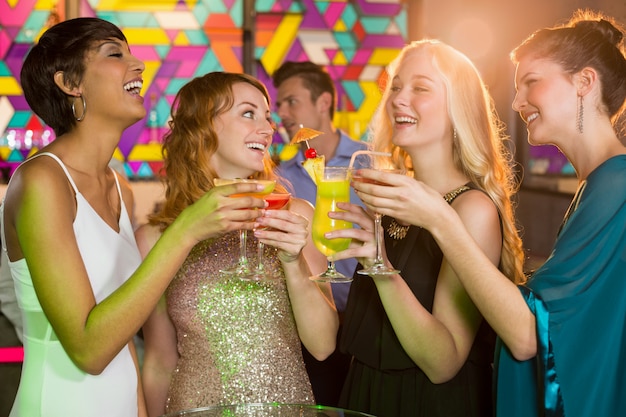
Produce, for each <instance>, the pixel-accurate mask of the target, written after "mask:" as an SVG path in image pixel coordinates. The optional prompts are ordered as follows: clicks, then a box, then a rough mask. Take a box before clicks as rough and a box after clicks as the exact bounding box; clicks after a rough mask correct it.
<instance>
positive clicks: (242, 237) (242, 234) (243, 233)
mask: <svg viewBox="0 0 626 417" xmlns="http://www.w3.org/2000/svg"><path fill="white" fill-rule="evenodd" d="M247 240H248V231H247V230H246V229H241V230H240V231H239V265H241V266H248V256H247V255H246V241H247Z"/></svg>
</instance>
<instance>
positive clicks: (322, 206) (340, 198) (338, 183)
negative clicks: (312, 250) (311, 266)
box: [310, 167, 352, 282]
mask: <svg viewBox="0 0 626 417" xmlns="http://www.w3.org/2000/svg"><path fill="white" fill-rule="evenodd" d="M350 172H351V170H350V168H348V167H324V174H323V176H322V178H317V196H316V198H315V212H314V213H313V222H312V223H313V231H312V238H313V243H314V244H315V246H316V247H317V249H318V250H319V251H320V252H322V253H323V254H324V255H326V256H327V257H328V256H330V255H333V254H334V253H336V252H340V251H342V250H345V249H348V246H349V245H350V240H351V239H349V238H336V239H326V238H325V237H324V234H325V233H328V232H331V231H333V230H339V229H347V228H350V227H352V223H350V222H347V221H345V220H337V219H331V218H330V217H328V212H330V211H338V209H337V203H340V202H345V203H347V202H350ZM310 279H311V280H313V281H326V282H350V281H352V277H347V276H345V275H343V274H342V273H341V272H339V271H337V269H336V268H335V263H334V262H333V261H328V266H327V269H326V271H324V272H322V273H321V274H318V275H314V276H312V277H310Z"/></svg>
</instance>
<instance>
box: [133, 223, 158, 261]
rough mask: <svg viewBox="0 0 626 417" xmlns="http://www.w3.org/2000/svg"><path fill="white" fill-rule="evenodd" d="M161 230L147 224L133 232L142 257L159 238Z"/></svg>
mask: <svg viewBox="0 0 626 417" xmlns="http://www.w3.org/2000/svg"><path fill="white" fill-rule="evenodd" d="M161 234H162V232H161V228H160V227H158V226H156V225H152V224H149V223H146V224H143V225H141V226H139V227H138V228H137V230H135V240H136V241H137V247H138V248H139V252H140V253H141V255H142V256H144V257H145V256H146V254H147V253H148V252H150V249H152V247H153V246H154V244H155V243H156V242H157V240H159V238H160V237H161Z"/></svg>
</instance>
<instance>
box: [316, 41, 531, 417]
mask: <svg viewBox="0 0 626 417" xmlns="http://www.w3.org/2000/svg"><path fill="white" fill-rule="evenodd" d="M372 126H373V131H372V144H373V148H374V150H376V151H384V152H390V153H391V154H392V157H393V159H394V160H395V164H396V165H397V166H398V167H400V168H405V169H407V170H409V171H411V172H412V175H411V176H405V175H401V174H392V173H381V172H375V171H372V170H361V175H362V176H364V177H366V178H370V179H376V180H380V181H382V182H383V183H386V184H388V185H387V186H381V185H375V184H372V183H371V182H370V181H368V182H361V181H355V182H354V184H353V185H354V188H355V190H356V191H357V194H358V195H359V197H361V199H362V200H363V202H364V203H365V204H366V206H367V207H368V208H369V209H371V210H372V211H378V212H381V213H383V214H384V215H385V216H384V218H383V226H384V229H385V247H386V251H385V253H384V259H385V262H386V263H387V264H388V265H389V266H393V267H394V268H396V269H399V270H400V271H401V272H400V274H395V275H385V276H372V277H363V276H355V280H354V282H353V284H352V288H351V292H350V296H349V298H348V306H347V309H346V316H345V325H344V330H343V333H342V335H341V341H340V348H341V349H342V350H344V351H346V352H348V353H349V354H351V355H352V356H353V361H352V366H351V369H350V372H349V375H348V378H347V381H346V384H345V386H344V389H343V393H342V398H341V403H340V405H341V406H343V407H346V408H350V409H355V410H359V411H364V412H368V413H371V414H374V415H381V416H387V417H388V416H408V415H411V416H429V417H433V416H445V417H451V416H465V417H466V416H488V415H491V409H492V399H491V380H492V373H491V369H492V367H491V363H492V358H493V351H494V341H495V335H494V333H493V332H492V331H491V329H490V328H489V326H488V325H487V323H486V322H485V320H484V319H483V317H482V315H481V314H480V311H479V310H478V308H477V307H476V306H475V305H474V303H473V302H472V300H471V299H470V297H469V295H468V294H467V292H466V291H465V289H464V287H463V285H462V284H461V282H460V281H459V279H458V277H457V274H456V271H455V270H454V269H453V268H452V266H451V264H450V262H449V259H448V258H447V257H446V256H445V255H444V254H443V253H442V251H441V249H440V247H439V244H438V242H437V241H436V240H435V239H434V237H433V236H432V235H431V234H430V233H429V232H428V231H427V230H425V229H422V228H420V227H417V226H416V225H415V224H413V223H411V221H410V217H408V216H406V215H405V210H407V209H408V208H409V207H411V206H412V205H413V204H420V202H419V199H417V198H415V197H414V193H413V192H411V187H413V185H414V184H416V183H417V182H418V181H421V182H424V183H426V184H428V185H430V186H431V187H432V188H433V189H435V190H437V194H438V195H439V198H440V199H441V201H443V202H447V204H448V205H449V206H450V207H451V208H452V209H453V210H454V211H455V212H456V213H458V215H459V217H460V218H461V222H462V224H463V225H464V226H465V227H466V228H467V229H468V231H469V234H470V235H471V236H472V238H473V239H474V241H475V242H476V243H477V245H478V247H479V248H480V251H481V252H482V253H483V254H484V255H485V256H486V258H487V259H489V261H490V263H491V264H493V265H494V266H496V267H499V268H500V270H501V271H502V272H503V273H504V274H505V275H506V276H508V277H509V278H510V279H511V280H512V281H515V282H517V281H520V280H521V279H522V277H523V274H522V264H523V251H522V246H521V241H520V238H519V236H518V233H517V230H516V228H515V222H514V219H513V209H512V206H511V196H512V193H513V192H514V185H513V183H512V178H513V176H512V175H511V167H510V158H509V155H508V153H507V152H506V148H505V139H506V138H505V137H504V136H503V134H502V131H501V126H500V122H499V120H498V118H497V117H496V114H495V112H494V108H493V103H492V100H491V97H490V96H489V94H488V92H487V90H486V88H485V86H484V84H483V82H482V81H481V78H480V76H479V74H478V72H477V70H476V68H475V67H474V65H473V64H472V63H471V62H470V61H469V59H467V57H465V56H464V55H463V54H461V53H460V52H459V51H457V50H455V49H454V48H452V47H450V46H448V45H446V44H444V43H442V42H439V41H436V40H423V41H418V42H414V43H412V44H410V45H407V46H406V47H405V48H404V49H403V50H402V52H401V53H400V55H399V57H398V58H397V59H396V60H395V61H394V62H393V63H392V65H391V66H390V67H389V79H388V81H387V85H386V87H385V91H384V94H383V98H382V103H381V107H380V110H379V112H378V113H377V115H376V117H375V119H374V120H373V122H372ZM391 194H393V196H394V198H393V199H394V204H393V206H392V207H391V208H389V207H387V204H389V201H388V197H389V196H390V195H391ZM344 208H346V209H348V212H347V213H333V214H332V216H336V217H343V218H346V219H349V220H351V221H353V222H354V223H357V224H359V225H360V226H361V229H353V230H342V231H338V232H333V233H330V234H329V236H328V237H329V238H331V237H339V236H348V235H349V236H350V237H352V238H353V241H354V242H356V243H354V244H353V246H352V247H351V248H350V249H348V250H346V251H345V252H344V253H342V254H340V255H337V256H338V257H347V256H355V257H357V258H358V259H359V261H360V263H361V264H362V265H364V266H365V267H367V266H369V265H371V263H372V262H373V258H374V254H375V249H374V245H373V241H374V239H373V234H372V229H373V226H372V221H371V218H370V216H369V215H367V213H365V212H364V211H363V210H360V209H359V208H358V207H356V206H353V205H350V206H344Z"/></svg>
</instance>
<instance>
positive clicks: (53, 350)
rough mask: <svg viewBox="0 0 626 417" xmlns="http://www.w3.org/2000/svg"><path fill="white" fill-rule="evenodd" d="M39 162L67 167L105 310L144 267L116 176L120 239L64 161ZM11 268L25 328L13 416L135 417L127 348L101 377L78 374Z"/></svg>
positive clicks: (23, 269)
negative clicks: (113, 295)
mask: <svg viewBox="0 0 626 417" xmlns="http://www.w3.org/2000/svg"><path fill="white" fill-rule="evenodd" d="M41 155H47V156H49V157H52V158H53V159H55V160H56V161H57V162H58V163H59V164H60V165H61V167H62V168H63V170H64V171H65V174H66V175H67V178H68V181H69V182H70V183H71V185H72V187H73V188H74V192H75V193H76V206H77V208H76V219H75V220H74V233H75V235H76V241H77V242H78V247H79V249H80V253H81V256H82V258H83V261H84V264H85V267H86V269H87V273H88V275H89V280H90V282H91V286H92V288H93V292H94V295H95V299H96V302H98V303H99V302H101V301H102V300H103V299H105V298H106V297H107V296H108V295H110V294H111V293H112V292H113V291H115V290H116V289H117V288H118V287H119V286H120V285H122V284H123V283H124V281H126V279H128V277H129V276H130V275H131V274H132V273H133V272H134V271H135V269H136V268H137V267H138V265H139V264H140V262H141V255H140V253H139V250H138V248H137V243H136V242H135V236H134V233H133V227H132V224H131V222H130V218H129V216H128V213H127V211H126V207H125V205H124V202H123V200H122V193H121V190H120V186H119V182H118V180H117V174H116V176H115V181H116V184H117V190H118V192H119V195H120V202H121V213H120V220H119V229H120V231H119V233H118V232H116V231H115V230H113V229H112V228H111V227H110V226H109V225H108V224H107V223H106V222H105V221H104V220H102V218H101V217H100V216H99V215H98V214H97V213H96V212H95V211H94V210H93V208H92V207H91V206H90V205H89V203H88V202H87V200H86V199H85V198H84V197H83V196H82V195H81V193H80V192H79V191H78V189H77V187H76V184H75V183H74V181H73V180H72V177H71V176H70V174H69V172H68V171H67V168H66V167H65V165H64V164H63V162H62V161H61V160H60V159H59V158H58V157H57V156H56V155H53V154H51V153H41V154H38V155H37V156H36V157H38V156H41ZM26 163H27V162H26ZM3 212H4V210H3V206H0V219H1V222H2V242H3V243H2V250H3V251H6V246H5V243H4V242H5V239H4V213H3ZM56 250H59V251H61V250H63V248H56ZM9 266H10V269H11V275H12V277H13V281H14V284H15V290H16V293H17V300H18V304H19V307H20V310H21V312H22V318H23V321H24V364H23V367H22V376H21V380H20V386H19V389H18V393H17V398H16V399H15V403H14V404H13V409H12V410H11V414H10V417H73V416H76V417H87V416H89V417H113V416H116V417H117V416H119V417H125V416H136V415H137V371H136V369H135V365H134V363H133V359H132V356H131V354H130V350H129V348H128V346H125V347H124V348H123V349H122V350H121V351H120V352H119V353H118V355H117V356H116V357H115V358H114V359H113V360H112V361H111V363H110V364H109V365H108V366H107V367H106V368H105V370H104V371H103V372H102V373H101V374H100V375H90V374H88V373H86V372H84V371H82V370H80V369H79V368H78V367H76V365H75V364H74V363H73V362H72V360H71V359H70V358H69V356H68V355H67V354H66V352H65V350H64V349H63V347H62V346H61V343H60V342H59V340H58V339H57V336H56V334H55V333H54V329H52V326H51V325H50V322H48V320H47V319H46V316H45V315H44V313H43V311H42V308H41V305H40V304H39V300H38V299H37V295H36V293H35V290H34V288H33V283H32V280H31V277H30V273H29V270H28V266H27V265H26V261H25V259H20V260H18V261H15V262H9ZM67 302H68V303H70V302H72V300H71V299H68V300H67Z"/></svg>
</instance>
